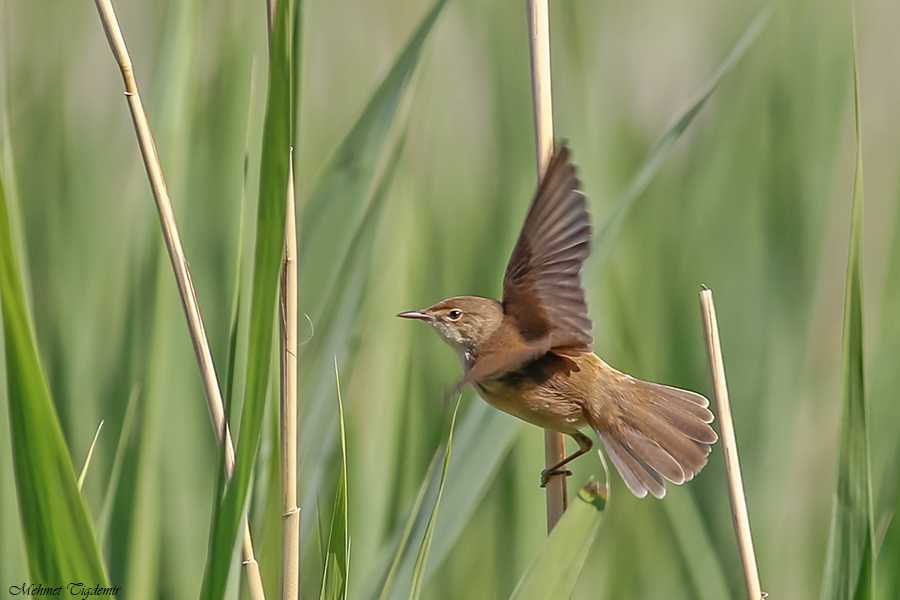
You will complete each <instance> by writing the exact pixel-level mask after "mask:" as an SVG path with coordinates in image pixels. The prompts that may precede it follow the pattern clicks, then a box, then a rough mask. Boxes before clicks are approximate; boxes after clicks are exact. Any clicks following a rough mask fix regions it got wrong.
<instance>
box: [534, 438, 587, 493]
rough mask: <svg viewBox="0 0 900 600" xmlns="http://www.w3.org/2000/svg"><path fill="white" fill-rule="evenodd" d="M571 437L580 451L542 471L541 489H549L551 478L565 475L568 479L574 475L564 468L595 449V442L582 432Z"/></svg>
mask: <svg viewBox="0 0 900 600" xmlns="http://www.w3.org/2000/svg"><path fill="white" fill-rule="evenodd" d="M569 435H570V436H572V438H573V439H574V440H575V441H576V442H578V450H576V451H575V452H573V453H572V454H570V455H569V456H567V457H565V458H564V459H562V460H561V461H559V462H558V463H556V464H555V465H553V466H552V467H548V468H546V469H544V470H543V471H541V487H547V482H548V481H550V478H551V477H555V476H556V475H565V476H566V477H568V476H569V475H571V474H572V471H569V470H568V469H563V467H564V466H566V465H567V464H569V463H570V462H571V461H573V460H575V459H576V458H578V457H579V456H581V455H582V454H587V453H588V452H590V450H591V448H593V447H594V442H592V441H591V438H589V437H588V436H586V435H584V434H583V433H581V432H580V431H576V432H575V433H570V434H569Z"/></svg>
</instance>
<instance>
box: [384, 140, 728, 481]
mask: <svg viewBox="0 0 900 600" xmlns="http://www.w3.org/2000/svg"><path fill="white" fill-rule="evenodd" d="M569 154H570V153H569V150H568V147H567V145H566V144H565V143H563V144H562V145H561V148H559V149H558V150H557V152H556V153H555V154H554V156H553V157H552V158H551V160H550V163H549V165H548V166H547V169H546V172H545V174H544V177H543V179H542V180H541V182H540V184H539V186H538V189H537V192H536V193H535V195H534V199H533V200H532V203H531V207H530V208H529V210H528V214H527V216H526V218H525V222H524V224H523V226H522V231H521V233H520V235H519V238H518V240H517V242H516V245H515V247H514V249H513V252H512V255H511V257H510V259H509V263H508V264H507V267H506V273H505V274H504V277H503V296H502V300H501V301H497V300H493V299H490V298H482V297H477V296H456V297H453V298H448V299H447V300H443V301H441V302H438V303H437V304H435V305H433V306H430V307H428V308H425V309H422V310H415V311H408V312H402V313H400V314H398V315H397V316H398V317H402V318H406V319H418V320H421V321H425V322H426V323H429V324H430V325H431V326H432V327H433V328H434V329H435V331H437V333H438V334H439V335H440V336H441V338H442V339H443V340H444V341H445V342H447V343H448V344H449V345H450V346H451V347H452V348H453V349H454V350H455V351H456V353H457V355H458V357H459V361H460V365H461V367H462V371H463V377H462V380H461V381H460V385H459V386H460V387H461V386H463V385H466V384H471V385H472V386H473V387H474V389H475V391H476V392H477V393H478V395H479V396H481V397H482V398H483V399H484V400H485V401H486V402H487V403H488V404H490V405H491V406H493V407H495V408H497V409H499V410H501V411H504V412H506V413H508V414H511V415H513V416H514V417H518V418H519V419H522V420H523V421H527V422H529V423H532V424H534V425H537V426H539V427H543V428H544V429H548V430H551V431H556V432H560V433H564V434H567V435H568V436H570V437H572V438H573V439H574V440H575V442H577V444H578V450H577V451H575V452H573V453H572V454H570V455H569V456H567V457H565V458H564V459H563V460H562V461H560V462H559V463H557V464H555V465H553V466H551V467H549V468H547V469H544V470H543V471H541V486H542V487H544V486H546V485H547V483H548V481H549V480H550V478H551V477H554V476H559V475H563V476H567V475H571V472H570V471H568V470H566V469H565V468H564V467H565V466H566V465H567V464H568V463H569V462H571V461H572V460H574V459H576V458H578V457H580V456H582V455H584V454H586V453H587V452H589V451H590V450H591V448H592V447H593V441H592V440H591V438H590V437H588V436H587V435H586V434H585V433H583V432H582V429H585V428H589V429H592V430H593V431H594V432H595V433H596V435H597V436H598V438H599V439H600V441H601V443H602V445H603V447H604V449H605V450H606V454H607V455H608V456H609V458H610V459H611V460H612V463H613V464H614V465H615V467H616V470H617V471H618V472H619V474H620V475H621V477H622V480H623V481H624V483H625V485H626V486H627V488H628V489H629V490H630V491H631V493H633V494H634V495H635V496H637V497H638V498H643V497H645V496H646V495H647V493H648V492H649V493H650V494H652V495H653V496H654V497H656V498H659V499H661V498H663V497H664V496H665V494H666V484H665V480H668V481H670V482H672V483H674V484H682V483H684V482H686V481H690V480H691V479H692V478H693V477H694V476H695V475H696V474H697V473H699V472H700V470H701V469H702V468H703V467H704V466H705V465H706V462H707V459H708V456H709V453H710V447H711V445H712V444H714V443H715V442H716V441H717V440H718V436H717V434H716V432H715V431H714V430H713V428H712V427H711V426H710V424H711V423H712V422H713V414H712V412H711V411H710V410H709V408H708V406H709V400H707V398H705V397H704V396H702V395H701V394H698V393H695V392H691V391H688V390H683V389H679V388H676V387H671V386H667V385H662V384H659V383H651V382H648V381H641V380H640V379H636V378H634V377H631V376H630V375H626V374H625V373H622V372H620V371H618V370H616V369H615V368H613V367H612V366H610V365H609V364H607V363H606V362H604V361H603V360H602V359H601V358H600V357H599V356H597V355H596V354H595V353H594V352H593V343H594V338H593V336H592V335H591V331H592V329H593V322H592V321H591V319H590V318H589V317H588V307H587V302H586V300H585V293H584V288H583V287H582V284H581V269H582V265H583V263H584V261H585V259H586V258H587V257H588V256H589V254H590V248H591V225H590V216H589V214H588V212H587V207H586V204H587V202H586V199H585V196H584V194H583V193H582V191H581V182H580V181H579V179H578V176H577V173H576V168H575V166H574V165H573V164H572V163H571V162H570V159H569Z"/></svg>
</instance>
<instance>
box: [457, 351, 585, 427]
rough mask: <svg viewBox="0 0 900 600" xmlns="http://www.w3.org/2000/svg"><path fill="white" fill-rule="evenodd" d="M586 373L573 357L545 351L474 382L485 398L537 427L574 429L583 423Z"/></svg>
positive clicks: (486, 400)
mask: <svg viewBox="0 0 900 600" xmlns="http://www.w3.org/2000/svg"><path fill="white" fill-rule="evenodd" d="M586 376H588V373H584V372H582V371H581V369H580V368H579V367H578V365H577V363H576V361H574V360H572V359H570V358H564V357H559V356H556V355H555V354H550V353H548V354H547V355H545V356H543V357H542V358H539V359H538V360H536V361H534V362H532V363H529V364H528V365H525V366H524V367H522V368H521V369H517V370H515V371H511V372H508V373H505V374H503V375H501V376H500V377H495V378H490V379H481V380H476V381H475V382H474V386H475V389H476V390H477V391H478V394H479V395H480V396H481V397H482V398H484V400H485V402H487V403H488V404H490V405H491V406H493V407H494V408H497V409H498V410H502V411H503V412H505V413H508V414H511V415H513V416H514V417H518V418H519V419H522V420H523V421H527V422H529V423H532V424H534V425H537V426H538V427H543V428H544V429H550V430H552V431H559V432H562V433H574V432H575V431H577V430H578V429H579V428H580V427H584V426H585V425H586V421H585V417H584V410H583V407H584V405H585V401H586V398H587V395H588V393H589V392H588V389H589V388H588V387H587V386H586V385H585V383H587V380H586Z"/></svg>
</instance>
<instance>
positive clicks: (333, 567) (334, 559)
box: [319, 360, 350, 600]
mask: <svg viewBox="0 0 900 600" xmlns="http://www.w3.org/2000/svg"><path fill="white" fill-rule="evenodd" d="M334 376H335V379H336V380H337V390H338V417H339V420H340V424H341V474H340V482H339V483H338V489H337V495H336V497H335V499H334V515H333V516H332V518H331V535H330V536H329V539H328V550H327V551H326V552H325V577H324V579H323V581H322V593H321V594H320V595H319V598H320V600H345V599H346V598H347V575H348V572H349V568H350V536H349V531H348V527H347V436H346V433H345V431H344V403H343V400H342V399H341V380H340V376H339V375H338V367H337V360H335V363H334Z"/></svg>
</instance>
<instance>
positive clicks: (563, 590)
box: [511, 480, 606, 600]
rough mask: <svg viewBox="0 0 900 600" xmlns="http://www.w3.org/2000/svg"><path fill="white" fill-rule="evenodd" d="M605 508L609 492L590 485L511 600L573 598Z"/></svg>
mask: <svg viewBox="0 0 900 600" xmlns="http://www.w3.org/2000/svg"><path fill="white" fill-rule="evenodd" d="M605 508H606V489H604V488H603V487H602V486H601V485H600V484H599V483H597V482H596V481H593V480H591V481H589V482H588V484H587V485H586V486H584V487H583V488H582V489H581V490H580V491H579V492H578V496H576V497H575V501H574V502H572V504H571V505H569V508H567V509H566V512H565V514H564V515H563V517H562V519H560V520H559V522H558V523H557V524H556V527H554V528H553V531H552V532H550V535H549V536H548V537H547V539H546V540H545V541H544V543H543V545H542V546H541V549H540V550H538V553H537V555H536V556H535V557H534V559H533V560H532V561H531V564H530V565H528V568H527V569H526V570H525V575H524V576H523V577H522V579H521V580H520V581H519V585H517V586H516V589H515V591H514V592H513V594H512V596H511V598H512V599H513V600H547V599H550V598H560V599H565V598H569V597H570V596H571V595H572V590H574V589H575V582H576V581H577V580H578V574H579V573H580V572H581V567H582V566H583V565H584V561H585V559H586V558H587V555H588V552H589V551H590V549H591V546H593V545H594V540H595V539H596V538H597V532H598V531H599V530H600V525H601V524H602V523H603V513H604V510H605Z"/></svg>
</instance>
